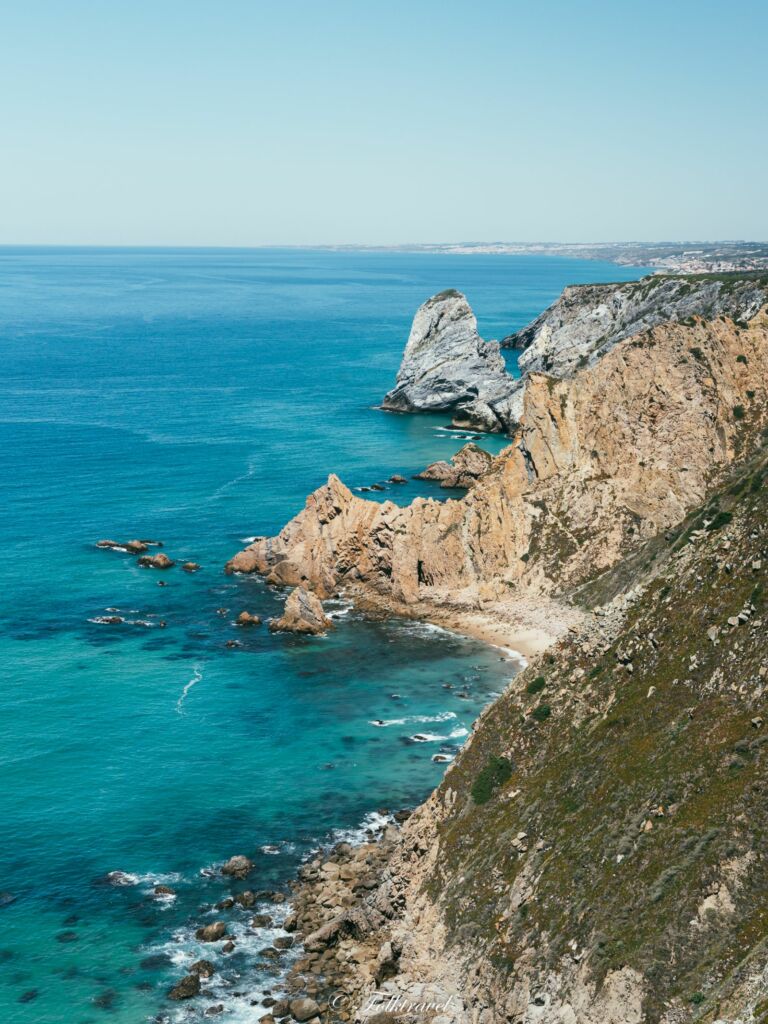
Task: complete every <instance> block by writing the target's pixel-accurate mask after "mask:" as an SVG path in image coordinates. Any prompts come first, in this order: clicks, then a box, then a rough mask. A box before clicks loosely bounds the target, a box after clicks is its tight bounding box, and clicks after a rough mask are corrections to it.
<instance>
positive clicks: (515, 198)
mask: <svg viewBox="0 0 768 1024" xmlns="http://www.w3.org/2000/svg"><path fill="white" fill-rule="evenodd" d="M766 39H768V4H766V3H765V0H760V2H754V0H740V2H739V3H730V4H725V3H722V0H717V2H713V0H697V2H692V0H664V2H658V0H645V2H644V3H642V4H636V3H630V2H629V0H611V2H592V0H583V2H579V0H571V2H561V0H528V2H525V3H523V2H518V0H506V2H502V0H440V2H433V0H409V2H403V0H387V2H380V3H374V2H370V0H356V2H348V0H313V2H303V0H273V2H270V3H267V2H262V0H151V2H147V0H130V2H128V0H122V2H120V0H92V2H87V0H66V2H62V0H23V2H20V0H14V2H11V0H0V140H1V141H2V159H0V243H3V244H78V245H88V244H97V245H224V246H226V245H235V246H249V245H270V244H288V245H301V244H308V245H311V244H336V243H363V244H366V243H367V244H397V243H411V242H456V241H491V240H504V241H528V242H531V241H624V240H639V241H654V240H680V239H686V240H689V239H735V238H745V239H750V240H766V239H768V202H767V201H766V181H767V180H768V117H767V116H766V111H768V60H767V59H766Z"/></svg>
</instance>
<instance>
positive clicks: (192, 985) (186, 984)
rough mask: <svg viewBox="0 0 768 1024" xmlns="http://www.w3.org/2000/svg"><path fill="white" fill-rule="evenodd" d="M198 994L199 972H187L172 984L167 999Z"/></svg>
mask: <svg viewBox="0 0 768 1024" xmlns="http://www.w3.org/2000/svg"><path fill="white" fill-rule="evenodd" d="M199 995H200V975H199V974H188V975H186V977H184V978H182V979H181V981H180V982H179V983H178V984H177V985H174V986H173V988H172V989H171V991H170V992H169V993H168V998H169V999H176V1000H182V999H192V998H193V997H194V996H199Z"/></svg>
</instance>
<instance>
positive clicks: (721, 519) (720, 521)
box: [707, 512, 733, 530]
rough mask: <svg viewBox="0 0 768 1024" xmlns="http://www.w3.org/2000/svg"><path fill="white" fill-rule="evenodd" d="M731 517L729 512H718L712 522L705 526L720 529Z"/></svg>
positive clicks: (709, 528) (710, 528)
mask: <svg viewBox="0 0 768 1024" xmlns="http://www.w3.org/2000/svg"><path fill="white" fill-rule="evenodd" d="M732 519H733V515H732V514H731V513H730V512H718V513H717V515H716V516H715V518H714V519H713V520H712V522H711V523H710V524H709V525H708V526H707V529H708V530H721V529H722V528H723V527H724V526H727V525H728V523H730V521H731V520H732Z"/></svg>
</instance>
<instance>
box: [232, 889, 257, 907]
mask: <svg viewBox="0 0 768 1024" xmlns="http://www.w3.org/2000/svg"><path fill="white" fill-rule="evenodd" d="M255 902H256V893H254V892H251V890H250V889H246V890H245V891H244V892H238V893H236V894H235V903H237V904H238V905H239V906H241V907H252V906H253V905H254V903H255Z"/></svg>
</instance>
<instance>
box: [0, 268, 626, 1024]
mask: <svg viewBox="0 0 768 1024" xmlns="http://www.w3.org/2000/svg"><path fill="white" fill-rule="evenodd" d="M639 274H640V271H639V270H636V269H630V268H618V267H615V266H612V265H606V264H600V263H595V262H586V261H575V260H565V259H555V258H547V257H508V256H469V257H462V256H446V255H428V254H396V253H352V252H342V253H334V252H324V251H310V250H306V251H299V250H296V251H285V250H272V251H269V250H261V251H258V250H257V251H246V250H243V251H215V250H210V251H206V250H175V251H174V250H146V251H140V250H87V249H86V250H52V249H49V250H30V249H0V345H1V346H2V361H3V362H2V366H3V373H2V379H1V380H0V433H1V438H2V443H0V460H2V464H1V465H0V478H2V481H3V485H4V500H3V502H2V505H0V538H1V539H2V551H3V559H2V563H0V654H1V655H2V657H1V658H0V666H1V669H0V671H1V672H2V687H1V688H0V821H1V822H2V829H3V836H2V844H1V845H0V890H2V891H4V892H7V893H9V894H11V895H12V896H13V897H14V901H13V902H10V903H8V905H6V906H4V907H3V908H1V909H0V925H1V926H2V935H1V937H0V1019H2V1020H3V1022H4V1024H15V1022H20V1024H21V1022H23V1024H32V1022H34V1024H81V1022H83V1024H84V1022H86V1021H102V1020H103V1021H107V1020H109V1021H114V1022H116V1024H118V1022H119V1024H136V1022H138V1021H142V1020H146V1019H152V1018H154V1016H155V1015H156V1014H158V1013H171V1014H172V1015H174V1019H175V1015H178V1014H179V1013H183V1012H185V1011H179V1010H178V1008H174V1007H173V1006H170V1005H169V1004H167V1003H166V1002H165V999H164V993H165V991H166V989H167V988H168V985H169V984H170V983H171V982H172V981H173V980H174V979H176V978H178V977H179V976H180V974H181V973H182V966H183V963H184V962H189V961H190V959H191V958H196V957H197V956H199V955H200V952H201V951H200V949H199V948H198V947H196V945H195V944H194V942H192V941H191V939H190V926H191V925H193V924H194V923H195V922H197V921H199V920H200V918H201V913H200V912H199V910H198V908H199V907H200V906H201V905H209V904H210V903H211V902H212V901H215V900H216V899H219V898H221V895H222V894H223V893H224V892H225V891H227V890H228V887H227V886H225V885H223V883H222V882H221V881H220V880H218V881H217V880H215V879H211V878H209V877H207V876H205V875H201V874H200V872H201V869H204V868H205V867H206V866H210V865H213V864H215V863H217V862H220V861H221V860H223V859H224V858H225V857H227V856H229V855H231V854H233V853H238V852H244V853H248V854H250V855H251V856H253V857H254V858H255V859H256V861H257V871H256V873H255V874H254V876H253V877H252V878H251V879H250V880H249V885H250V886H251V887H252V888H270V887H274V886H275V885H278V884H280V883H281V882H284V881H285V880H286V879H287V878H288V877H290V875H291V873H292V872H293V871H294V870H295V866H296V864H297V862H298V860H299V858H300V857H301V856H302V855H303V854H304V853H305V852H306V851H307V850H308V849H309V848H311V847H312V846H313V845H314V844H316V843H317V842H318V841H320V840H322V839H323V838H327V837H328V835H329V834H330V833H331V831H332V830H334V829H343V828H347V829H348V828H352V827H355V826H357V825H358V824H359V823H360V822H361V820H362V819H363V817H364V815H365V814H366V813H367V812H370V811H371V810H373V809H375V808H379V807H389V808H395V807H399V806H403V805H410V804H413V803H414V802H416V801H418V800H420V799H422V798H423V797H424V796H425V795H426V793H427V792H428V791H429V789H430V788H431V787H432V786H433V785H434V784H435V783H436V782H437V780H438V779H439V777H440V773H441V772H442V771H443V770H444V769H443V767H442V766H441V765H440V764H436V763H434V762H433V761H432V757H433V755H434V754H435V753H436V752H437V751H439V750H441V749H443V750H445V751H447V752H449V753H450V752H452V751H453V750H455V748H456V746H457V744H460V743H461V739H462V735H463V730H466V729H467V728H468V727H469V726H470V725H471V722H472V720H473V718H474V717H475V716H476V714H477V712H478V711H479V709H480V708H481V707H482V706H483V704H484V703H486V702H487V701H488V700H489V699H490V697H491V696H492V694H493V693H495V692H498V691H499V690H500V689H501V688H502V687H503V686H504V683H505V681H506V680H508V679H509V678H510V676H511V675H512V674H513V673H514V671H515V663H514V662H513V661H510V660H508V659H507V658H506V657H504V656H503V655H501V654H500V652H499V651H497V650H493V649H490V648H487V647H484V646H483V645H480V644H478V643H476V642H474V641H469V640H464V639H461V638H458V637H453V636H451V635H449V634H446V633H443V632H440V631H437V630H433V629H430V628H429V627H422V626H416V625H412V624H404V623H397V622H391V623H370V622H365V621H363V620H361V619H359V618H357V617H356V616H355V615H354V614H343V612H344V609H339V611H340V612H341V613H342V614H341V616H340V618H339V619H338V629H337V630H336V631H335V632H334V633H333V634H332V635H330V636H329V637H327V638H323V639H317V640H300V639H293V638H288V637H285V636H271V635H269V634H268V632H267V631H266V630H265V629H264V628H261V629H255V630H251V631H248V632H247V633H246V632H244V631H242V630H240V631H238V630H235V628H234V627H233V625H232V620H233V618H234V616H235V615H236V614H237V612H238V611H240V610H241V609H243V608H248V609H250V610H253V611H256V612H258V613H259V614H261V615H263V616H265V617H267V616H269V615H271V614H274V613H275V612H276V611H278V610H279V608H280V603H281V601H282V599H283V595H281V594H279V593H275V592H272V591H270V590H269V589H267V588H266V587H264V586H263V584H261V583H260V582H259V581H257V580H254V579H242V578H228V577H225V576H224V575H223V573H222V566H223V564H224V562H225V561H226V560H227V558H228V557H230V556H231V555H232V554H233V553H234V552H235V551H237V550H238V549H239V548H240V547H241V546H243V539H244V538H246V537H248V536H250V535H253V534H256V533H269V532H273V531H275V530H276V529H278V528H279V527H280V526H281V525H282V524H283V523H284V522H285V521H286V519H288V518H289V517H290V516H291V515H292V514H294V513H295V512H296V511H298V510H299V509H300V508H301V506H302V504H303V501H304V498H305V496H306V494H307V493H308V492H310V491H311V490H313V489H314V488H315V487H317V486H318V485H320V484H321V483H323V482H324V480H325V478H326V476H327V474H328V472H330V471H335V472H338V473H339V474H340V475H341V477H342V479H344V480H345V481H346V482H347V483H348V484H350V485H351V486H361V485H365V484H369V483H371V482H373V481H377V480H383V479H386V477H388V476H389V475H390V474H391V473H393V472H400V473H403V474H405V475H409V474H411V473H413V472H415V471H417V470H418V469H420V468H422V467H423V466H424V465H426V464H427V463H428V462H430V461H433V460H434V459H436V458H441V457H442V458H445V457H448V456H450V455H451V454H452V453H453V452H454V451H455V450H456V449H457V448H458V447H459V446H460V444H461V443H462V441H461V439H460V438H459V437H458V436H457V435H456V433H455V432H451V431H445V430H441V429H439V428H440V427H442V426H444V425H445V418H444V417H417V416H397V415H388V414H385V413H382V412H379V411H377V410H376V409H375V408H373V407H374V405H375V403H376V402H377V401H378V400H379V399H380V398H381V396H382V395H383V394H384V393H385V392H386V391H387V390H388V388H389V387H390V386H391V383H392V381H393V379H394V375H395V372H396V370H397V367H398V364H399V359H400V355H401V351H402V347H403V345H404V343H405V340H406V338H407V334H408V329H409V326H410V320H411V317H412V315H413V312H414V311H415V309H416V307H417V306H418V305H419V303H421V302H422V301H424V299H426V298H427V297H428V296H429V295H431V294H433V293H434V292H436V291H439V290H441V289H443V288H446V287H456V288H459V289H461V290H462V291H464V292H466V294H467V296H468V298H469V300H470V302H471V303H472V305H473V308H474V309H475V311H476V313H477V315H478V320H479V323H480V330H481V333H482V334H483V335H484V336H485V337H500V336H502V335H503V334H506V333H508V332H509V331H511V330H513V329H515V328H517V327H520V326H522V325H523V324H525V323H526V322H528V321H529V320H530V319H532V318H533V317H534V316H535V315H536V314H538V313H539V312H540V311H541V310H542V309H543V308H544V307H545V306H547V305H548V304H549V303H550V302H551V301H552V300H553V299H554V298H555V297H556V296H557V295H558V293H559V292H560V290H561V289H562V287H563V286H564V285H565V284H569V283H576V282H586V281H596V280H606V279H607V280H617V279H629V278H632V277H636V276H639ZM483 443H484V444H485V445H486V446H487V447H488V448H489V449H491V450H493V451H497V450H499V448H500V447H501V446H502V445H503V443H504V442H503V441H502V439H499V438H487V439H486V440H485V441H483ZM416 494H433V495H435V496H436V497H441V498H444V497H445V493H444V492H440V491H439V490H437V489H435V488H434V487H432V485H429V484H426V483H418V484H417V483H416V482H409V484H408V485H407V486H405V487H402V488H399V489H392V490H390V491H388V492H386V493H385V494H383V495H381V497H388V498H393V499H395V500H398V501H403V502H404V501H407V500H410V499H411V498H412V497H414V496H415V495H416ZM372 497H375V496H374V495H372ZM102 537H109V538H114V539H117V540H121V539H123V540H126V539H130V538H133V537H153V538H154V537H156V538H160V539H162V540H163V542H164V544H165V550H166V551H167V552H168V553H169V554H171V555H172V556H173V557H174V558H176V559H178V560H179V561H183V560H185V559H194V560H196V561H198V562H200V563H201V564H202V566H203V569H202V571H201V572H199V573H198V574H196V575H194V576H190V575H186V574H184V573H183V572H181V570H180V569H179V568H175V569H172V570H170V571H168V573H167V574H165V575H163V576H162V578H163V579H164V580H166V581H167V584H168V585H167V586H166V587H163V588H160V587H158V586H157V582H158V578H160V576H159V574H158V573H156V572H152V571H148V570H143V569H140V568H139V567H138V566H137V565H136V560H135V558H132V557H130V556H128V555H125V554H120V553H115V552H109V551H100V550H97V549H96V548H95V547H94V542H95V541H96V540H97V539H99V538H102ZM107 608H118V609H120V610H121V614H124V615H125V616H126V617H127V618H128V619H130V620H134V621H135V620H140V621H144V622H147V623H150V625H146V626H142V625H138V624H134V625H128V624H126V625H123V626H107V625H103V624H99V623H97V622H93V621H91V620H93V619H94V618H96V617H97V616H99V615H104V614H105V609H107ZM220 608H226V609H227V613H226V615H221V614H218V612H217V610H218V609H220ZM160 620H163V621H164V622H165V623H166V626H165V628H161V627H160V626H159V625H158V623H159V622H160ZM233 637H237V638H238V639H240V640H242V641H243V647H242V648H240V649H236V650H230V649H227V648H226V646H225V643H226V641H227V640H228V639H231V638H233ZM445 684H450V686H451V687H452V689H448V688H446V685H445ZM459 693H464V694H467V695H468V696H467V697H465V698H464V697H460V696H459ZM424 717H426V718H427V719H432V721H427V722H424V721H419V720H418V719H419V718H424ZM376 719H383V720H385V721H393V720H394V724H392V725H389V726H387V727H385V728H381V727H376V726H374V725H372V724H371V722H372V721H373V720H376ZM400 720H402V721H400ZM417 732H427V733H429V734H430V735H431V736H433V737H434V738H433V739H431V740H429V741H428V742H424V743H416V744H414V743H409V742H408V737H409V736H411V735H413V734H414V733H417ZM266 845H273V846H275V847H276V848H277V850H278V851H279V852H277V853H275V852H268V853H267V852H262V849H261V848H262V847H264V846H266ZM117 869H119V870H122V871H125V872H131V873H133V874H134V875H136V876H138V879H139V880H138V883H137V884H136V885H131V886H125V887H119V888H116V887H113V886H105V885H103V884H99V883H98V880H99V879H100V878H102V877H103V876H104V875H105V873H107V872H109V871H113V870H117ZM166 878H167V879H169V880H171V884H172V885H173V886H174V887H175V888H176V889H177V891H178V898H177V899H176V900H175V901H173V902H170V903H168V902H166V903H159V902H158V901H156V900H153V899H152V898H151V896H150V891H151V883H152V881H153V880H163V879H166ZM241 887H242V886H241ZM235 888H238V887H237V886H235ZM0 902H2V901H1V900H0ZM229 916H230V917H232V919H233V921H234V922H235V924H234V928H235V931H236V932H237V933H238V937H239V941H238V952H236V953H235V954H233V956H232V957H230V958H225V957H221V956H219V957H218V962H219V963H220V964H221V965H222V970H221V974H220V975H219V976H217V978H216V979H215V982H214V984H213V985H212V987H211V989H210V991H209V993H208V994H207V995H206V996H205V997H204V998H202V999H201V1000H200V1001H199V1002H197V1003H196V1004H195V1006H196V1007H199V1008H203V1007H205V1006H207V1005H210V1004H211V1003H216V1002H218V1001H220V1000H221V999H224V1000H225V1001H226V1003H227V1007H228V1009H227V1013H226V1014H225V1015H224V1016H223V1017H220V1018H218V1019H223V1020H228V1021H233V1020H255V1019H257V1018H258V1016H259V1015H260V1012H263V1011H257V1009H251V1008H250V1007H249V1005H248V1004H249V1002H250V999H252V998H256V997H257V996H258V993H259V992H260V991H262V990H263V988H264V985H265V984H268V978H267V977H266V976H265V975H264V973H263V971H260V970H259V969H258V968H257V967H256V966H255V959H254V953H255V951H257V950H258V949H259V948H261V947H262V946H264V945H266V944H267V941H268V938H269V933H262V934H259V933H251V934H246V932H245V922H246V921H247V920H249V919H250V917H251V916H252V912H251V913H249V914H244V915H243V916H242V922H240V921H239V920H238V919H237V917H236V915H235V916H232V915H229ZM206 954H210V950H206ZM171 961H174V962H171ZM233 992H245V993H246V995H245V996H242V997H234V996H233V995H232V993H233Z"/></svg>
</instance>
